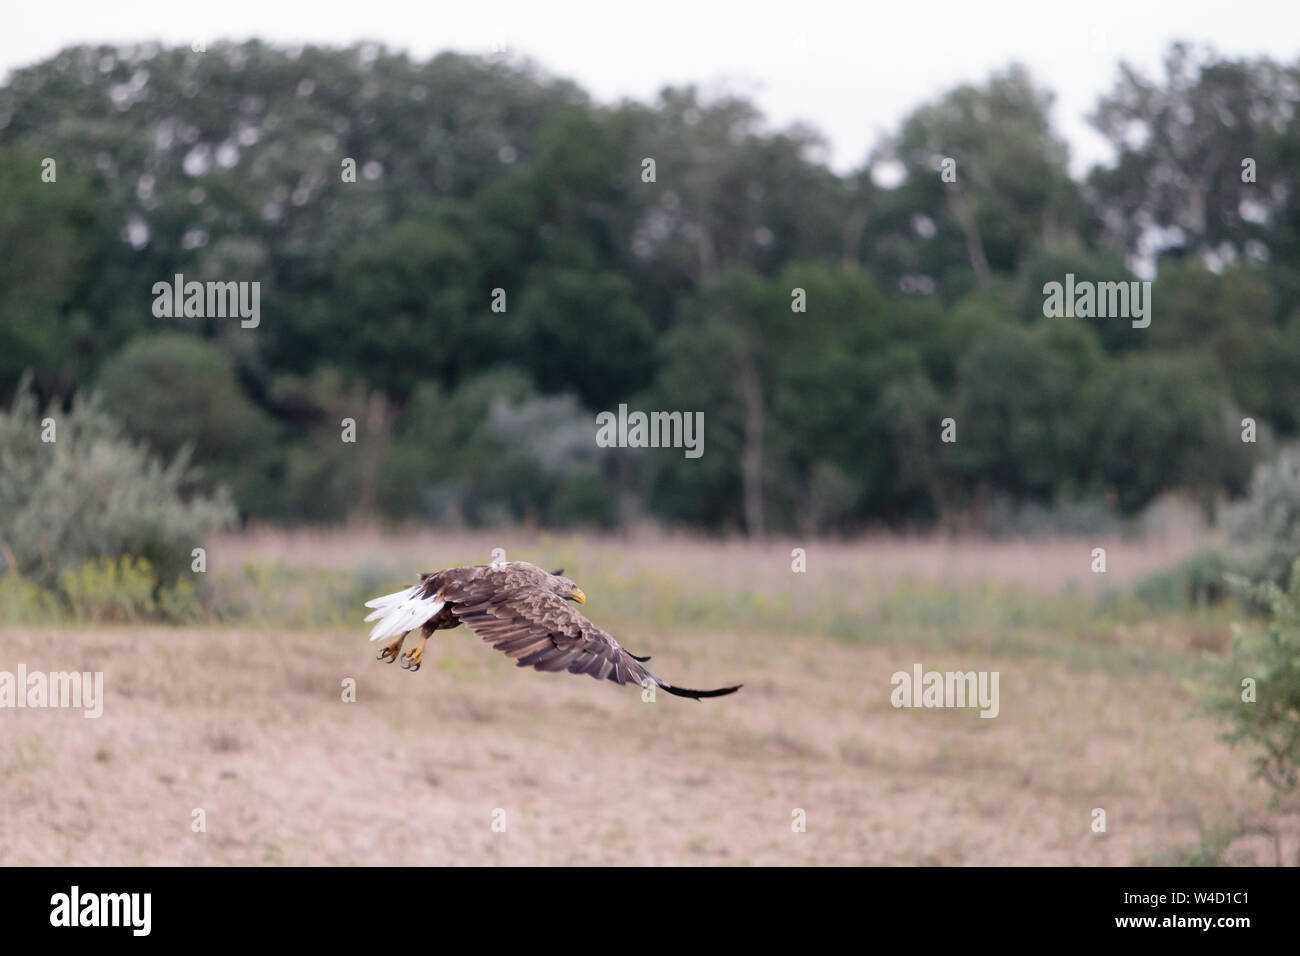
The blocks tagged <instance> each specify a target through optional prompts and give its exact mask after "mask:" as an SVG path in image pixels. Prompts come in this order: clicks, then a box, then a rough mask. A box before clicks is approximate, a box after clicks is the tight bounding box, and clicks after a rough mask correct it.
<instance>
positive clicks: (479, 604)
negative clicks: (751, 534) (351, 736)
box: [366, 561, 741, 700]
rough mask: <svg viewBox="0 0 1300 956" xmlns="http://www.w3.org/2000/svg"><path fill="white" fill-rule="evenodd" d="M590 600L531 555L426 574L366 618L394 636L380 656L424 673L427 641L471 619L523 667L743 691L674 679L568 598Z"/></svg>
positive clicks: (378, 602) (686, 693)
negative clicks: (648, 665) (654, 669)
mask: <svg viewBox="0 0 1300 956" xmlns="http://www.w3.org/2000/svg"><path fill="white" fill-rule="evenodd" d="M569 601H576V602H577V603H578V604H586V603H587V595H585V594H584V593H582V588H580V587H578V586H577V585H576V584H574V583H573V582H572V581H571V580H569V579H568V578H566V577H564V569H563V568H561V569H560V570H558V571H554V572H551V573H547V572H546V571H543V570H542V569H541V568H539V567H537V565H535V564H529V563H528V562H527V561H511V562H508V563H502V564H478V565H473V566H471V567H465V568H448V569H446V570H445V571H431V572H429V573H427V574H421V575H420V583H419V584H413V585H411V586H410V587H408V588H403V589H402V590H400V591H397V592H395V593H393V594H386V595H384V596H383V597H377V598H375V599H374V600H373V601H367V602H366V607H370V608H374V611H373V612H371V614H370V616H369V617H367V618H366V621H378V622H379V623H377V624H376V625H375V626H374V629H373V630H371V632H370V639H371V640H372V641H378V640H382V639H384V638H388V639H390V643H389V644H387V645H385V646H384V648H383V650H381V651H380V652H379V660H381V661H387V662H388V663H390V664H391V663H392V662H393V661H395V660H397V659H398V656H399V654H400V655H401V660H402V667H404V668H405V669H407V670H409V671H418V670H419V669H420V665H421V663H423V661H424V645H425V643H426V642H427V641H428V639H429V635H430V634H432V633H433V632H434V631H437V630H443V629H450V628H453V627H459V626H460V625H461V624H468V625H469V628H470V630H472V631H473V632H474V633H475V634H477V635H478V636H479V637H481V638H483V640H485V641H487V642H488V643H489V644H491V645H492V646H493V647H495V648H496V649H497V650H499V651H502V652H504V653H505V654H507V655H508V656H510V657H513V658H517V659H518V662H519V663H518V666H519V667H534V668H536V669H537V670H539V671H559V670H567V671H568V672H569V673H570V674H590V675H591V676H592V677H595V678H596V679H597V680H599V679H600V678H602V677H604V678H608V679H609V680H612V681H613V682H614V683H616V684H627V683H629V682H631V683H633V684H642V685H643V682H644V681H646V680H647V679H648V680H650V681H652V682H653V683H655V684H657V685H658V686H660V687H662V688H663V689H664V690H665V691H667V692H668V693H670V694H675V695H676V696H678V697H693V698H695V699H696V700H699V699H700V698H701V697H721V696H723V695H724V694H731V693H734V692H735V691H738V690H740V687H741V685H740V684H737V685H736V686H735V687H719V688H717V689H716V690H690V689H688V688H685V687H674V686H673V685H671V684H666V683H664V682H663V681H661V680H660V679H659V678H658V677H656V676H655V675H654V674H652V673H650V672H649V671H648V670H646V669H645V668H644V667H642V666H641V665H642V664H643V663H644V662H645V661H648V660H649V659H650V658H648V657H637V656H636V655H634V654H630V653H628V651H627V649H626V648H624V647H623V646H622V645H621V644H619V642H618V641H616V640H614V638H612V637H610V635H608V634H606V633H605V632H604V631H602V630H601V629H600V628H598V627H597V626H596V625H595V624H592V623H591V621H589V620H587V619H586V618H585V617H583V616H582V615H581V614H579V613H578V611H577V609H576V608H574V607H571V606H570V605H569V604H568V603H567V602H569ZM416 628H420V639H419V641H418V642H417V643H416V645H415V647H413V648H411V649H410V650H408V651H407V652H406V653H405V654H402V653H401V651H402V642H403V641H405V640H406V635H407V634H408V633H409V632H411V631H413V630H415V629H416Z"/></svg>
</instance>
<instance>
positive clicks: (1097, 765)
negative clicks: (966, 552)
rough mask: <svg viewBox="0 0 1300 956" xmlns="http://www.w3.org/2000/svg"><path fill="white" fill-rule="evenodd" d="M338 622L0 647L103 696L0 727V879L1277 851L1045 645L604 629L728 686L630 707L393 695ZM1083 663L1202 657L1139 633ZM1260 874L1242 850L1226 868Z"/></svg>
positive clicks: (477, 653) (1184, 715)
mask: <svg viewBox="0 0 1300 956" xmlns="http://www.w3.org/2000/svg"><path fill="white" fill-rule="evenodd" d="M568 547H570V548H572V547H574V546H573V545H568ZM587 560H589V561H590V560H591V556H590V555H589V556H588V558H587ZM901 560H902V559H900V562H901ZM1041 567H1042V562H1040V563H1039V568H1040V573H1041ZM579 580H580V581H581V580H582V579H581V578H580V579H579ZM587 590H588V593H589V595H590V597H591V603H590V604H589V605H588V607H587V608H586V611H588V612H589V613H590V614H591V615H592V616H593V617H595V618H596V619H597V620H601V618H600V611H601V601H600V592H599V590H598V589H593V588H590V587H589V588H587ZM359 620H360V614H358V625H357V626H356V627H355V629H351V630H343V629H331V630H325V631H319V632H310V631H264V630H262V629H258V628H251V627H213V628H202V629H182V628H167V627H155V626H149V627H139V626H135V627H128V626H120V625H119V626H100V625H87V626H84V627H78V628H61V629H32V628H9V629H5V630H0V670H10V671H13V670H15V669H16V666H17V664H18V663H22V664H25V665H26V667H27V670H28V671H29V672H31V671H38V670H45V671H68V670H86V671H103V672H104V688H105V698H106V701H105V704H104V713H103V716H102V717H101V718H100V719H98V720H88V719H84V718H83V717H82V716H81V714H80V713H79V712H75V711H68V710H48V709H47V710H5V711H0V863H3V864H7V865H12V864H56V865H57V864H92V865H94V864H110V865H115V864H259V865H260V864H324V865H352V864H400V865H428V864H467V865H478V864H604V863H614V864H669V863H673V864H701V865H706V864H741V865H751V864H752V865H772V864H800V865H802V864H920V865H929V864H942V865H955V864H1016V865H1023V864H1085V865H1091V864H1100V865H1112V864H1116V865H1118V864H1141V863H1152V862H1167V861H1169V856H1168V854H1170V853H1172V852H1175V851H1179V850H1180V849H1185V848H1188V847H1192V848H1194V847H1195V846H1197V845H1198V843H1199V842H1200V841H1201V839H1202V836H1203V834H1204V832H1206V831H1207V830H1209V831H1213V830H1214V829H1215V828H1216V827H1221V826H1225V825H1231V824H1232V823H1234V822H1235V821H1237V820H1239V819H1249V820H1261V819H1268V820H1271V822H1272V824H1273V825H1274V826H1275V827H1277V828H1280V829H1281V830H1282V833H1283V843H1284V851H1285V852H1287V853H1289V854H1291V855H1294V852H1295V849H1296V846H1297V845H1300V840H1298V839H1297V836H1298V835H1297V832H1296V827H1295V825H1294V821H1295V818H1294V817H1289V818H1288V817H1282V816H1280V815H1276V814H1274V815H1272V816H1270V815H1269V810H1268V807H1267V793H1266V792H1265V790H1264V789H1263V787H1262V785H1259V784H1256V783H1254V782H1251V781H1250V780H1248V778H1247V774H1246V769H1245V760H1244V759H1243V758H1242V756H1241V755H1239V754H1230V752H1229V751H1228V750H1227V748H1226V747H1225V746H1224V745H1223V744H1221V743H1219V742H1218V741H1217V740H1216V739H1215V733H1216V727H1215V726H1214V725H1213V724H1211V723H1209V722H1208V721H1206V720H1204V719H1201V718H1197V717H1194V716H1192V712H1193V711H1194V709H1195V699H1194V696H1193V694H1192V693H1191V692H1190V691H1189V690H1188V689H1187V687H1186V686H1184V681H1182V680H1181V679H1180V678H1179V677H1178V676H1175V675H1164V674H1160V673H1153V672H1151V670H1150V669H1149V668H1147V669H1139V668H1134V669H1132V670H1131V671H1130V670H1129V669H1128V668H1126V666H1125V665H1124V664H1123V663H1122V661H1121V662H1120V663H1118V664H1116V665H1115V666H1105V667H1087V666H1080V665H1079V664H1078V663H1077V662H1072V660H1070V659H1066V658H1062V657H1061V656H1060V655H1059V654H1056V653H1052V652H1051V648H1052V642H1053V641H1056V640H1058V639H1059V640H1067V639H1075V638H1070V637H1068V636H1067V635H1059V636H1058V635H1053V634H1050V633H1048V634H1044V635H1043V636H1042V641H1043V644H1042V652H1041V653H1040V652H1038V651H1035V650H1033V649H1032V648H1031V649H1028V650H1026V649H1023V648H1022V649H1021V650H1019V651H1014V652H1007V651H1000V652H997V653H994V650H993V645H992V644H990V643H989V642H988V641H986V640H983V639H980V638H978V637H976V638H973V639H972V641H971V642H970V643H969V644H967V645H965V646H953V647H950V648H945V647H943V646H940V645H936V644H934V643H930V644H927V645H925V646H922V647H919V648H918V647H917V646H915V645H914V644H912V643H910V642H909V640H908V639H907V638H906V637H905V636H903V637H895V636H890V635H872V636H871V639H870V641H868V642H863V643H858V644H855V643H852V642H846V641H844V640H835V639H830V638H827V637H820V636H817V635H807V634H802V635H790V634H783V633H765V632H757V633H742V632H741V631H739V630H736V631H728V630H719V629H716V628H696V629H681V628H676V627H668V628H665V627H661V626H659V625H656V624H653V623H652V624H648V625H644V626H640V627H638V626H636V624H635V623H634V622H629V621H627V620H621V619H620V620H617V621H616V623H617V624H619V625H620V627H619V628H618V629H616V633H618V635H619V636H620V638H622V639H624V643H626V644H627V645H628V646H629V647H630V648H631V649H632V650H633V651H635V652H637V653H642V654H646V653H649V654H653V656H654V660H653V662H652V663H651V665H650V666H651V667H652V668H655V670H656V672H657V673H659V674H660V675H661V676H663V677H665V678H666V679H668V680H670V681H675V682H677V683H680V684H684V685H686V686H693V687H709V686H716V685H719V684H725V683H731V682H734V681H743V682H744V684H745V687H744V689H743V690H741V691H740V692H739V693H738V694H736V695H734V696H732V697H728V698H725V699H721V700H714V701H704V702H700V703H696V702H693V701H689V700H680V699H676V698H672V697H667V696H666V695H660V697H659V698H658V700H657V701H655V702H654V703H644V702H642V700H641V697H640V692H639V691H638V690H634V689H631V688H619V687H616V686H615V685H613V684H610V683H608V682H601V683H597V682H596V681H593V680H591V679H589V678H586V677H574V676H570V675H567V674H559V675H555V674H538V673H535V672H533V671H525V670H518V669H516V668H515V667H514V666H513V664H512V662H510V661H508V660H507V659H505V658H504V657H502V656H500V655H498V654H496V653H494V652H493V651H492V650H491V649H490V648H488V647H486V646H485V645H483V644H481V642H480V641H479V640H478V639H477V638H475V637H474V635H473V634H472V633H470V632H469V631H468V630H467V629H465V628H460V629H457V630H455V631H451V632H440V633H439V634H438V635H437V641H436V644H431V646H430V651H429V653H428V655H427V656H426V660H425V666H424V668H423V669H422V670H421V671H420V672H419V673H417V674H410V673H407V672H404V671H402V670H401V669H400V668H399V667H397V666H390V665H387V664H381V663H378V662H376V661H375V660H374V653H375V648H374V647H373V646H371V645H369V644H368V643H367V642H366V640H365V630H364V629H363V628H362V626H361V625H360V623H359ZM602 623H604V622H602ZM629 628H631V631H629ZM611 629H614V628H611ZM1099 640H1101V641H1102V649H1103V651H1105V652H1106V653H1112V652H1113V654H1115V655H1120V656H1122V655H1123V653H1124V646H1125V644H1142V645H1148V646H1155V645H1161V644H1164V645H1168V646H1169V647H1170V648H1171V649H1172V650H1173V651H1175V652H1182V650H1184V649H1185V650H1186V652H1187V653H1189V654H1191V653H1198V652H1199V651H1198V650H1197V646H1198V645H1197V644H1196V640H1197V638H1196V637H1195V635H1187V634H1183V633H1181V632H1178V631H1177V630H1175V631H1169V630H1168V629H1161V628H1160V627H1156V626H1153V627H1151V628H1144V629H1138V630H1136V631H1131V632H1125V633H1119V634H1112V635H1103V636H1102V637H1101V638H1099ZM914 663H920V664H922V665H923V666H924V667H925V669H926V670H930V669H935V670H941V671H942V670H963V671H964V670H970V669H976V670H980V669H991V670H997V671H999V673H1000V679H1001V684H1000V698H1001V701H1000V707H1001V712H1000V714H999V715H998V717H997V718H996V719H982V718H980V717H979V715H978V713H977V711H975V710H972V709H966V710H925V709H895V708H893V707H891V706H890V701H889V698H890V690H891V688H890V675H891V674H892V673H894V672H895V671H899V670H904V671H910V670H911V668H912V666H913V664H914ZM349 678H352V679H355V681H356V701H355V702H354V703H349V702H344V700H343V699H342V697H343V693H344V681H345V680H347V679H349ZM1094 808H1102V809H1104V810H1105V812H1106V815H1107V832H1106V833H1104V834H1096V833H1093V832H1092V830H1091V824H1092V821H1093V810H1094ZM196 809H201V810H202V811H203V813H204V817H205V821H204V822H205V826H206V830H205V832H194V830H193V827H192V821H193V819H194V811H195V810H196ZM796 810H802V811H804V813H805V814H806V821H807V822H806V832H794V830H793V829H792V822H793V820H794V819H795V817H794V814H795V811H796ZM498 811H504V815H502V814H501V813H500V812H498ZM494 821H495V822H496V828H495V829H494ZM502 821H504V829H503V830H502V828H501V823H502ZM1273 855H1274V845H1273V842H1272V840H1271V839H1268V838H1265V837H1262V836H1261V837H1248V838H1244V839H1238V840H1236V841H1235V842H1234V843H1232V845H1231V846H1230V848H1229V850H1228V857H1229V859H1231V860H1232V861H1234V862H1252V861H1257V862H1260V863H1265V864H1271V863H1272V862H1273Z"/></svg>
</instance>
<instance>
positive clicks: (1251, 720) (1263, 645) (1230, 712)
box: [1212, 561, 1300, 795]
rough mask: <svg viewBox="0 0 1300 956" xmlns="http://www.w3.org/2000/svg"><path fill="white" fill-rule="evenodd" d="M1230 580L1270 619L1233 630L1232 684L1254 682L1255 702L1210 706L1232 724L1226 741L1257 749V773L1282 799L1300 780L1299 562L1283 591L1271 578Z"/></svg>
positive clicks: (1225, 700) (1237, 697)
mask: <svg viewBox="0 0 1300 956" xmlns="http://www.w3.org/2000/svg"><path fill="white" fill-rule="evenodd" d="M1229 582H1230V583H1231V584H1232V585H1233V586H1234V587H1236V588H1238V589H1239V590H1241V591H1242V592H1243V593H1244V594H1245V596H1246V597H1247V598H1249V599H1250V600H1252V601H1254V602H1255V603H1257V604H1260V605H1262V606H1263V607H1265V608H1266V609H1267V610H1268V612H1269V615H1270V619H1269V621H1268V623H1267V625H1266V626H1265V627H1264V628H1263V629H1262V630H1260V629H1250V630H1247V629H1245V628H1242V627H1241V626H1236V627H1234V632H1235V638H1234V641H1233V675H1232V676H1233V684H1234V687H1237V686H1240V684H1241V683H1242V682H1243V679H1244V678H1247V677H1250V678H1254V681H1255V699H1254V700H1251V701H1249V702H1248V701H1245V700H1243V699H1242V697H1243V696H1244V693H1245V692H1244V691H1242V692H1241V693H1240V694H1238V693H1236V692H1235V691H1234V694H1233V695H1232V696H1230V697H1219V698H1216V699H1215V700H1214V701H1213V705H1212V706H1213V708H1214V709H1215V710H1217V712H1218V713H1219V714H1220V715H1221V716H1223V717H1224V718H1226V719H1227V721H1228V722H1229V730H1228V732H1227V733H1226V734H1224V739H1225V740H1226V741H1227V742H1228V743H1230V744H1233V745H1234V746H1235V745H1236V744H1239V743H1245V744H1247V745H1249V746H1251V747H1252V749H1254V751H1255V754H1254V756H1253V758H1252V763H1253V765H1254V769H1255V775H1256V776H1257V777H1259V778H1261V779H1263V780H1265V781H1266V782H1267V783H1268V784H1269V786H1271V787H1272V788H1273V789H1274V791H1275V792H1276V793H1278V794H1279V795H1281V794H1286V793H1290V792H1292V791H1294V790H1295V788H1296V784H1297V782H1300V561H1296V562H1295V564H1294V565H1293V566H1292V569H1291V578H1290V582H1289V584H1288V587H1287V589H1286V590H1285V591H1284V590H1283V589H1282V588H1280V587H1279V586H1278V585H1277V584H1276V583H1275V582H1274V581H1271V580H1265V581H1262V582H1259V583H1255V584H1252V583H1250V582H1249V581H1247V580H1246V579H1245V578H1241V577H1238V576H1236V575H1230V576H1229Z"/></svg>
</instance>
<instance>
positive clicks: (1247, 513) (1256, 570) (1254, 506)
mask: <svg viewBox="0 0 1300 956" xmlns="http://www.w3.org/2000/svg"><path fill="white" fill-rule="evenodd" d="M1223 527H1224V530H1225V532H1226V534H1227V543H1228V553H1229V555H1230V556H1231V558H1232V561H1233V565H1234V567H1235V568H1236V569H1237V570H1238V571H1239V572H1240V573H1241V574H1243V575H1244V576H1245V577H1247V578H1251V579H1258V578H1263V579H1266V580H1269V581H1272V582H1273V583H1275V584H1278V585H1282V584H1285V583H1286V580H1287V574H1288V573H1289V572H1290V570H1291V566H1292V564H1293V563H1294V562H1295V561H1296V559H1297V558H1300V446H1295V445H1292V446H1288V447H1286V448H1283V449H1282V450H1281V452H1280V453H1279V454H1278V455H1277V457H1276V458H1275V459H1273V460H1270V461H1267V462H1263V463H1261V464H1260V465H1258V466H1257V467H1256V468H1255V471H1254V474H1253V475H1252V476H1251V479H1250V488H1249V491H1248V492H1247V494H1246V496H1245V497H1244V498H1243V499H1242V500H1240V501H1237V502H1233V503H1232V504H1230V505H1229V506H1228V507H1226V508H1225V509H1224V511H1223Z"/></svg>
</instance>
